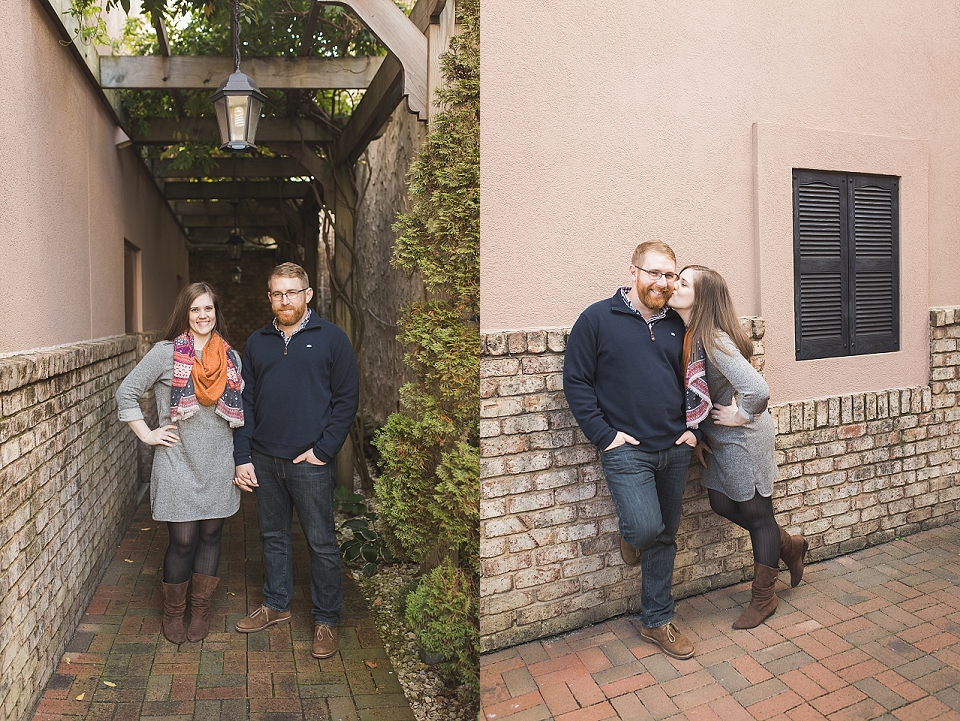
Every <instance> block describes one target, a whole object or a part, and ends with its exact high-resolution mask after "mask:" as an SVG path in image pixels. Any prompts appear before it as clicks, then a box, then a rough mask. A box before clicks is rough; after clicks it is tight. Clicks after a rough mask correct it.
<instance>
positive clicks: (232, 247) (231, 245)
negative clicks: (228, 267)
mask: <svg viewBox="0 0 960 721" xmlns="http://www.w3.org/2000/svg"><path fill="white" fill-rule="evenodd" d="M242 255H243V236H242V235H240V234H239V233H237V232H233V233H231V234H230V237H229V238H227V257H228V258H229V259H230V260H240V257H241V256H242Z"/></svg>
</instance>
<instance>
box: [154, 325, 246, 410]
mask: <svg viewBox="0 0 960 721" xmlns="http://www.w3.org/2000/svg"><path fill="white" fill-rule="evenodd" d="M237 366H238V359H237V353H236V351H235V350H233V348H231V347H230V346H229V345H228V344H227V342H226V341H224V340H223V338H221V337H220V334H219V333H216V332H215V333H213V334H211V336H210V340H208V341H207V344H206V346H204V349H203V353H202V354H201V358H200V360H199V361H198V360H197V357H196V352H195V350H194V347H193V333H191V332H190V331H187V332H186V333H184V334H182V335H180V336H177V338H176V340H174V341H173V383H172V386H173V388H172V390H171V393H170V420H171V421H176V420H178V419H179V420H183V419H185V418H189V417H190V416H192V415H194V414H195V413H196V412H197V411H198V410H199V407H200V406H201V405H204V406H212V405H213V404H216V405H217V415H218V416H220V417H221V418H223V419H224V420H225V421H227V423H229V424H230V427H231V428H239V427H240V426H242V425H243V404H242V402H241V400H240V394H241V392H242V391H243V380H242V379H241V378H240V373H239V371H238V370H237Z"/></svg>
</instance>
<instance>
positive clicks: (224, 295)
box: [190, 248, 277, 356]
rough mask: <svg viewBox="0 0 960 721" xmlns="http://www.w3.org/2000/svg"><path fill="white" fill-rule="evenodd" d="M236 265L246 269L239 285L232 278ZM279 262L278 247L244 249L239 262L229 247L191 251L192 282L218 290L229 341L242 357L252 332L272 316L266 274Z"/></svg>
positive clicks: (243, 269)
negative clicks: (225, 248) (226, 248)
mask: <svg viewBox="0 0 960 721" xmlns="http://www.w3.org/2000/svg"><path fill="white" fill-rule="evenodd" d="M236 265H239V266H240V270H241V271H243V272H242V274H241V280H240V284H239V285H238V284H237V283H234V282H233V281H232V280H231V279H230V271H232V270H233V267H234V266H236ZM276 265H277V253H276V251H275V250H257V249H252V248H244V250H243V255H242V256H241V258H240V260H239V261H236V260H230V259H229V258H227V252H226V250H220V249H213V250H210V249H200V248H195V249H193V250H191V251H190V282H191V283H199V282H201V281H204V282H207V283H210V284H211V285H212V286H213V287H214V288H215V289H216V291H217V294H218V295H219V296H220V306H221V308H222V309H223V316H224V319H225V321H226V323H227V331H228V333H229V335H230V343H231V345H233V347H234V348H236V349H237V352H238V353H240V355H241V356H242V355H243V349H244V347H246V345H247V338H249V337H250V334H251V333H253V331H255V330H256V329H257V328H260V327H261V326H263V325H266V324H267V323H268V322H269V321H270V320H271V319H272V318H273V313H272V312H271V310H270V301H269V300H268V299H267V277H268V276H269V275H270V271H272V270H273V269H274V267H275V266H276Z"/></svg>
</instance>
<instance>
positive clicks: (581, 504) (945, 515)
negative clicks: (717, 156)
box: [480, 308, 960, 650]
mask: <svg viewBox="0 0 960 721" xmlns="http://www.w3.org/2000/svg"><path fill="white" fill-rule="evenodd" d="M744 322H745V325H746V327H748V328H749V329H750V331H751V333H752V335H753V338H754V345H755V348H756V349H757V351H758V357H756V358H755V359H754V364H755V365H756V366H757V367H758V368H760V369H761V370H762V368H763V357H762V353H763V342H762V337H763V321H762V320H760V319H744ZM930 323H931V356H930V357H931V382H930V384H929V385H926V386H922V387H917V388H902V389H895V390H884V391H878V392H876V393H863V394H856V395H849V396H839V397H833V398H823V399H817V400H811V401H806V402H803V403H791V404H785V405H779V406H773V407H771V414H772V416H773V418H774V421H775V422H776V426H777V459H778V463H779V465H780V476H779V480H778V481H777V483H776V484H775V486H774V509H775V511H776V512H777V520H778V521H779V522H780V524H781V525H784V526H786V527H787V528H788V529H789V530H790V531H791V532H794V533H796V532H801V533H803V534H804V535H805V536H806V537H807V538H808V540H809V541H810V556H811V558H812V559H813V560H820V559H823V558H829V557H831V556H836V555H838V554H842V553H848V552H850V551H853V550H855V549H858V548H863V547H865V546H867V545H871V544H875V543H880V542H883V541H887V540H891V539H893V538H894V537H895V536H897V535H901V536H902V535H906V534H910V533H914V532H916V531H919V530H921V529H925V528H930V527H933V526H937V525H941V524H944V523H947V522H952V521H955V520H957V519H958V518H960V487H958V485H957V472H958V469H960V404H958V395H960V349H958V338H960V308H955V309H954V308H950V309H935V310H932V311H931V313H930ZM566 338H567V331H564V330H557V331H536V332H528V333H494V334H488V335H486V336H485V337H484V338H483V345H482V349H481V363H480V376H481V378H480V391H481V406H480V408H481V421H480V423H481V428H480V433H481V492H480V493H481V496H480V503H481V546H480V555H481V561H482V574H483V577H482V581H481V590H480V595H481V610H480V614H481V636H482V639H481V643H482V648H483V649H484V650H492V649H495V648H502V647H504V646H510V645H514V644H517V643H521V642H523V641H527V640H530V639H534V638H540V637H543V636H548V635H551V634H555V633H560V632H562V631H567V630H570V629H573V628H579V627H581V626H584V625H586V624H589V623H593V622H596V621H599V620H602V619H606V618H610V617H613V616H616V615H619V614H623V613H627V612H635V611H637V610H639V596H640V570H639V568H628V567H626V566H624V565H623V562H622V560H621V559H620V554H619V537H618V534H617V518H616V514H615V512H614V508H613V502H612V501H611V500H610V496H609V492H608V491H607V489H606V485H605V483H604V480H603V474H602V471H601V468H600V462H599V459H598V454H597V451H596V449H595V448H594V447H593V446H592V445H591V444H590V443H589V442H587V440H586V438H585V437H584V436H583V434H582V433H581V432H580V430H579V428H578V427H577V425H576V422H575V421H574V420H573V416H572V414H571V413H570V411H569V409H568V408H567V405H566V400H565V398H564V395H563V391H562V375H561V373H562V368H563V350H564V348H565V345H566ZM698 479H699V473H698V471H697V468H696V467H695V466H691V471H690V477H689V481H688V484H687V489H686V493H685V499H684V513H683V518H682V521H681V525H680V533H679V536H678V553H677V563H676V571H675V574H674V592H675V593H676V595H677V596H678V597H684V596H689V595H692V594H697V593H702V592H703V591H706V590H708V589H710V588H716V587H719V586H725V585H730V584H733V583H738V582H740V581H742V580H743V579H745V578H747V577H748V576H749V573H750V572H752V568H753V559H752V555H751V552H750V539H749V536H748V535H747V534H746V532H745V531H742V530H741V529H739V528H738V527H736V526H734V525H732V524H731V523H729V522H728V521H726V520H725V519H722V518H720V517H719V516H717V515H715V514H714V513H713V512H712V511H711V510H710V505H709V502H708V500H707V496H706V492H705V491H704V490H703V488H702V487H701V486H700V484H699V480H698Z"/></svg>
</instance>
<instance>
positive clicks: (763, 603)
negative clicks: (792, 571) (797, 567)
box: [733, 563, 780, 628]
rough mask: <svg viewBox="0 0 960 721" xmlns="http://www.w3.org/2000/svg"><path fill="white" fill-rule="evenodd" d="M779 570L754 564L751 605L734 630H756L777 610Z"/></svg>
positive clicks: (735, 624) (734, 625)
mask: <svg viewBox="0 0 960 721" xmlns="http://www.w3.org/2000/svg"><path fill="white" fill-rule="evenodd" d="M779 574H780V569H779V568H771V567H770V566H764V565H763V564H761V563H754V564H753V589H752V595H751V597H750V605H749V606H747V610H746V611H744V612H743V613H742V614H741V615H740V618H738V619H737V620H736V621H734V622H733V627H734V628H756V627H757V626H759V625H760V624H761V623H763V622H764V621H765V620H766V619H767V618H768V617H769V616H770V615H771V614H772V613H773V612H774V611H776V610H777V594H776V591H774V588H773V587H774V586H775V585H776V583H777V576H778V575H779Z"/></svg>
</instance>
